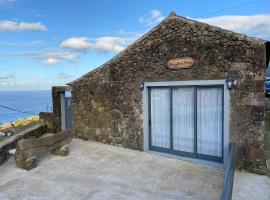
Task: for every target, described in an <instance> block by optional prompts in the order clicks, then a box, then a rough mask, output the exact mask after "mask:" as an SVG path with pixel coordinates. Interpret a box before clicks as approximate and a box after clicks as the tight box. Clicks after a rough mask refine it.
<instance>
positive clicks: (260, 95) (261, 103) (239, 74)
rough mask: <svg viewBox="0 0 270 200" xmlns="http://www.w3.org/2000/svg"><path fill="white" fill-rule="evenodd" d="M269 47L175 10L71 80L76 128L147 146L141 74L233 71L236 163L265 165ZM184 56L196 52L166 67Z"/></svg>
mask: <svg viewBox="0 0 270 200" xmlns="http://www.w3.org/2000/svg"><path fill="white" fill-rule="evenodd" d="M265 55H266V47H265V43H264V41H262V40H257V39H253V38H248V37H246V36H243V35H240V34H235V33H232V32H230V31H225V30H222V29H220V28H216V27H212V26H209V25H207V24H203V23H199V22H196V21H192V20H187V19H185V18H181V17H178V16H173V15H171V16H169V17H168V18H167V19H165V20H164V21H163V22H162V23H161V24H159V25H158V26H157V27H155V28H154V29H153V30H151V31H150V32H149V33H147V34H146V35H145V36H143V37H142V38H141V39H139V40H138V41H137V42H135V43H134V44H132V45H131V46H130V47H128V48H127V49H126V50H124V51H123V52H122V53H120V54H119V55H118V56H116V57H115V58H113V59H112V60H110V61H109V62H107V63H105V64H104V65H102V66H101V67H100V68H98V69H96V70H95V71H93V72H91V73H88V74H86V75H84V76H83V77H82V78H81V79H78V80H76V81H74V82H72V83H71V84H70V85H71V86H72V87H73V91H72V95H73V96H72V98H73V99H72V101H73V105H72V106H73V107H72V109H73V126H74V130H75V133H76V135H77V137H80V138H84V139H91V140H97V141H101V142H105V143H109V144H119V145H120V144H121V145H122V146H124V147H129V148H132V149H138V150H142V149H143V125H142V124H143V116H142V92H141V91H140V89H139V84H140V82H141V81H161V80H162V81H171V80H213V79H226V78H227V77H228V76H234V77H235V78H236V79H237V85H236V87H235V88H234V89H232V90H231V91H230V140H231V141H232V142H235V143H236V145H237V164H238V168H244V169H254V168H256V169H258V168H259V169H260V168H263V167H264V166H265V156H264V107H265V98H264V76H265V67H266V56H265ZM186 56H188V57H193V58H194V59H195V64H194V66H193V67H192V68H190V69H182V70H170V69H168V68H167V67H166V62H167V61H168V59H170V58H176V57H186Z"/></svg>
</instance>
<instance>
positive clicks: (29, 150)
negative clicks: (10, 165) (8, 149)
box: [15, 130, 72, 170]
mask: <svg viewBox="0 0 270 200" xmlns="http://www.w3.org/2000/svg"><path fill="white" fill-rule="evenodd" d="M71 140H72V136H71V134H70V130H65V131H61V132H59V133H46V134H44V135H42V136H41V137H39V138H33V139H21V140H19V141H18V142H17V147H16V155H15V159H16V166H17V167H19V168H22V169H26V170H31V169H33V168H35V167H36V166H37V159H36V157H37V156H38V155H39V154H40V153H43V152H46V151H51V153H52V154H55V155H59V156H66V155H68V146H67V145H68V143H70V142H71Z"/></svg>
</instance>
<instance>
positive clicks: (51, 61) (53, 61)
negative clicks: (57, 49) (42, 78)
mask: <svg viewBox="0 0 270 200" xmlns="http://www.w3.org/2000/svg"><path fill="white" fill-rule="evenodd" d="M60 62H61V60H60V59H59V58H53V57H49V58H47V59H45V60H43V62H42V63H43V64H45V65H56V64H59V63H60Z"/></svg>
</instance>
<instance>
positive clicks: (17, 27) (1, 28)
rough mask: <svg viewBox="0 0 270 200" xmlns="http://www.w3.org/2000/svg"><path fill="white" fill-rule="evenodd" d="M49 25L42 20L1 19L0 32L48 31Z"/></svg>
mask: <svg viewBox="0 0 270 200" xmlns="http://www.w3.org/2000/svg"><path fill="white" fill-rule="evenodd" d="M47 30H48V29H47V27H46V26H45V25H43V24H42V23H40V22H34V23H29V22H20V23H18V22H14V21H9V20H2V21H0V32H20V31H38V32H41V31H47Z"/></svg>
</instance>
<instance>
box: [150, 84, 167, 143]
mask: <svg viewBox="0 0 270 200" xmlns="http://www.w3.org/2000/svg"><path fill="white" fill-rule="evenodd" d="M151 137H152V138H151V141H152V146H155V147H163V148H170V89H168V88H152V89H151Z"/></svg>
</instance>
